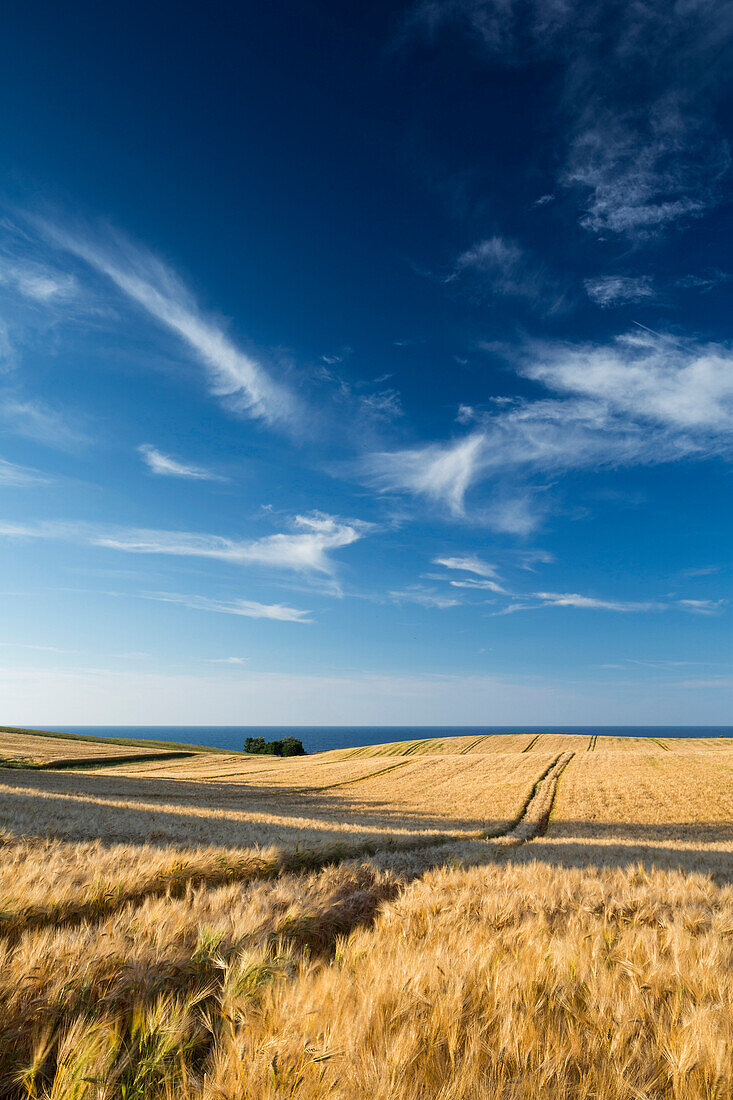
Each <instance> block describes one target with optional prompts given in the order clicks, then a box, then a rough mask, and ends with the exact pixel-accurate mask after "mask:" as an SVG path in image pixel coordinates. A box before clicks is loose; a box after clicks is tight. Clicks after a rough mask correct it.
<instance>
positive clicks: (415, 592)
mask: <svg viewBox="0 0 733 1100" xmlns="http://www.w3.org/2000/svg"><path fill="white" fill-rule="evenodd" d="M389 595H390V597H391V599H393V600H394V601H395V603H416V604H420V606H421V607H435V608H439V609H440V610H441V611H445V610H447V609H448V608H449V607H458V605H459V604H460V602H461V601H460V600H456V599H454V598H453V597H451V596H442V595H441V594H440V593H439V592H435V591H433V590H431V589H428V588H421V587H420V586H418V585H415V586H414V587H412V588H403V589H400V590H399V591H395V592H390V593H389Z"/></svg>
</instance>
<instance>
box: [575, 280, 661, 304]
mask: <svg viewBox="0 0 733 1100" xmlns="http://www.w3.org/2000/svg"><path fill="white" fill-rule="evenodd" d="M583 285H584V286H585V292H586V294H587V295H588V297H589V298H590V299H591V301H593V302H595V303H596V305H598V306H600V307H601V309H610V308H611V307H612V306H624V305H630V304H632V303H634V302H643V301H645V300H646V301H649V300H652V299H654V298H655V297H656V291H655V289H654V283H653V282H652V279H651V278H650V276H648V275H640V276H638V277H634V276H632V275H600V276H599V277H598V278H596V279H586V280H585V281H584V284H583Z"/></svg>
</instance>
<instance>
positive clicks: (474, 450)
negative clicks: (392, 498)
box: [365, 432, 484, 516]
mask: <svg viewBox="0 0 733 1100" xmlns="http://www.w3.org/2000/svg"><path fill="white" fill-rule="evenodd" d="M483 448H484V435H483V433H481V432H477V433H475V434H473V435H469V436H467V437H466V438H465V439H461V440H458V442H452V443H447V444H438V443H433V444H428V445H427V446H421V447H414V448H411V449H410V450H405V451H394V452H392V453H383V454H373V455H370V456H368V458H367V459H366V460H365V469H366V472H367V474H368V475H369V476H370V477H371V478H372V480H373V481H374V482H375V484H376V485H378V486H379V488H381V489H382V490H397V491H405V490H407V491H409V492H412V493H415V494H417V495H418V496H424V497H427V498H428V499H430V500H432V501H433V502H435V503H438V504H443V505H445V506H446V507H447V508H448V510H449V511H450V512H451V513H452V514H453V515H454V516H462V515H463V514H464V512H465V497H466V493H467V491H468V489H469V488H470V486H471V484H472V483H473V481H474V480H475V478H476V476H477V474H478V472H479V469H480V463H481V453H482V451H483Z"/></svg>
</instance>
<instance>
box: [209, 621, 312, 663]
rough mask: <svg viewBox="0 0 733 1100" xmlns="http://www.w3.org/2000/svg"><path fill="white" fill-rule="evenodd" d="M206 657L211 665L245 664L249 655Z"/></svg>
mask: <svg viewBox="0 0 733 1100" xmlns="http://www.w3.org/2000/svg"><path fill="white" fill-rule="evenodd" d="M300 621H301V622H302V621H303V620H302V619H301V620H300ZM206 659H207V661H208V662H209V664H212V665H246V664H247V662H248V661H249V657H207V658H206Z"/></svg>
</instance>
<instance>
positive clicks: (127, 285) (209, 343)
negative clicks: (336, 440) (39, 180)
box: [36, 220, 296, 423]
mask: <svg viewBox="0 0 733 1100" xmlns="http://www.w3.org/2000/svg"><path fill="white" fill-rule="evenodd" d="M36 224H37V225H38V226H39V228H40V229H41V230H42V231H43V232H44V234H45V235H46V237H47V238H48V239H49V240H50V241H51V242H53V243H54V244H55V245H57V246H58V247H60V248H63V249H65V250H66V251H68V252H70V253H71V254H72V255H74V256H77V257H78V258H80V259H82V260H84V261H85V262H86V263H88V264H89V265H90V266H91V267H92V268H94V269H95V270H96V271H98V272H99V273H101V274H102V275H105V276H106V277H107V278H108V279H110V280H111V281H112V282H113V283H114V284H115V286H116V287H117V288H118V290H120V291H121V292H122V293H123V294H124V295H125V297H127V298H128V299H129V300H130V301H131V302H134V303H135V304H136V305H137V306H139V307H140V308H141V309H142V310H143V311H144V312H145V313H147V314H148V316H150V317H152V318H153V319H154V320H156V321H157V322H158V323H159V324H161V325H162V326H163V327H165V328H167V329H168V330H169V331H170V332H173V333H174V334H175V335H176V336H178V337H180V339H181V340H182V341H183V342H184V343H185V344H186V345H187V346H188V348H189V349H190V350H191V351H192V352H193V353H194V355H195V356H196V358H197V359H198V360H199V361H200V362H201V363H202V364H203V366H204V368H205V370H206V373H207V377H208V381H209V385H210V388H211V392H212V393H213V394H214V395H215V396H217V397H219V398H221V399H222V400H223V401H224V402H225V403H226V405H227V407H229V408H231V409H233V410H234V411H236V412H246V413H247V414H248V415H250V416H253V417H259V418H261V419H262V420H265V421H266V422H268V423H273V422H276V421H281V422H286V421H291V420H292V419H293V417H294V416H295V413H296V404H295V401H294V398H293V395H292V394H291V393H290V392H289V391H288V390H287V389H286V388H285V387H284V386H283V385H282V384H280V383H279V382H277V381H275V379H274V378H272V377H271V376H270V374H269V373H268V371H267V370H266V369H265V368H264V367H263V366H262V364H261V363H259V362H258V361H257V360H256V359H255V358H254V357H253V356H251V355H248V354H247V353H246V352H244V351H241V350H240V349H239V348H238V347H237V346H236V344H235V343H234V341H233V340H232V339H231V338H230V337H229V336H228V335H227V334H226V332H225V331H224V329H223V327H222V326H221V325H220V324H219V323H218V322H217V321H215V320H213V319H212V318H210V317H207V316H205V314H204V313H203V312H202V311H201V310H200V308H199V306H198V305H197V303H196V301H195V300H194V298H193V296H192V294H191V293H190V291H189V290H188V288H187V287H186V286H185V285H184V283H183V282H182V281H181V279H179V277H178V276H177V275H176V274H175V272H173V271H172V270H171V269H170V268H169V267H167V266H166V265H165V264H164V263H162V262H161V261H160V260H159V259H157V257H155V256H153V255H152V254H151V253H149V252H147V251H145V250H144V249H142V248H138V247H137V246H135V245H133V244H132V243H131V242H129V241H127V240H125V239H123V238H122V237H121V236H119V235H112V234H108V236H107V239H106V240H104V241H102V240H96V241H95V240H94V239H93V238H92V237H91V235H89V234H81V233H79V234H75V233H73V232H69V231H66V230H64V229H62V228H60V227H58V226H54V225H51V224H50V223H48V222H44V221H40V220H38V221H37V222H36Z"/></svg>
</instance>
